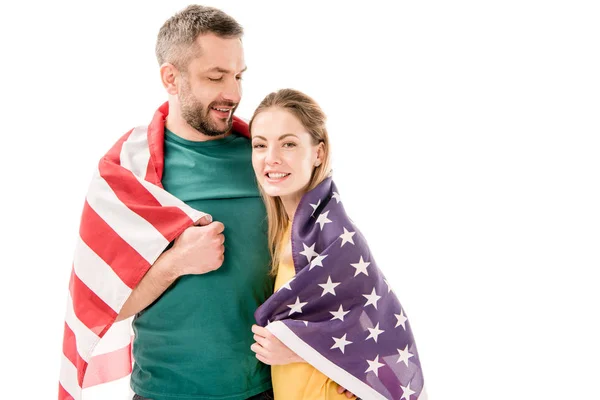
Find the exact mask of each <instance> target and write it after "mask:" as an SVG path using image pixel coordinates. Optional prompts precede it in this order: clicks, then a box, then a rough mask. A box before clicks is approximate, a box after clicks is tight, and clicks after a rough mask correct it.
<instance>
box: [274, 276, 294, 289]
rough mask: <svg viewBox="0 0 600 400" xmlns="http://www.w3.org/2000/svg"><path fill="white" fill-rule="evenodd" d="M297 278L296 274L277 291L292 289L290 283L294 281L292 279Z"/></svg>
mask: <svg viewBox="0 0 600 400" xmlns="http://www.w3.org/2000/svg"><path fill="white" fill-rule="evenodd" d="M294 279H296V277H295V276H294V277H293V278H292V279H290V280H289V281H287V282H286V283H285V284H284V285H282V286H281V287H280V288H279V289H278V290H277V291H278V292H279V291H280V290H281V289H288V290H292V288H291V287H290V283H292V281H293V280H294Z"/></svg>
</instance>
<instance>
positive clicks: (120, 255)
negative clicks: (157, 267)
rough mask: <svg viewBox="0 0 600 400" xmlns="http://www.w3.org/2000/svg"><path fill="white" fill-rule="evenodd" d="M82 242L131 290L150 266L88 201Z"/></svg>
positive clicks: (81, 227)
mask: <svg viewBox="0 0 600 400" xmlns="http://www.w3.org/2000/svg"><path fill="white" fill-rule="evenodd" d="M79 235H80V236H81V240H83V241H84V242H85V244H87V245H88V246H89V247H90V249H92V251H94V253H96V254H97V255H98V256H99V257H100V258H101V259H102V260H104V262H105V263H106V264H108V265H110V267H111V268H112V269H113V271H115V273H116V274H117V275H118V276H119V278H121V280H122V281H123V282H124V283H125V284H126V285H127V286H129V287H130V288H132V289H133V288H135V287H136V286H137V284H138V283H139V281H140V280H141V279H142V277H143V276H144V274H145V273H146V272H147V271H148V269H149V268H150V264H149V263H148V262H147V261H146V260H145V259H144V258H143V257H142V256H141V255H140V254H139V253H138V252H137V251H135V250H134V249H133V248H132V247H131V246H130V245H129V244H128V243H127V242H125V241H124V240H123V239H121V237H120V236H119V235H118V234H117V233H116V232H115V231H113V230H112V228H111V227H110V226H109V225H108V224H107V223H106V222H104V220H103V219H102V218H100V216H99V215H98V214H96V212H95V211H94V210H93V209H92V208H91V207H90V205H89V204H88V202H87V201H86V202H85V204H84V206H83V213H82V216H81V225H80V228H79Z"/></svg>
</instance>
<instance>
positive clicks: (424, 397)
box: [417, 386, 427, 400]
mask: <svg viewBox="0 0 600 400" xmlns="http://www.w3.org/2000/svg"><path fill="white" fill-rule="evenodd" d="M417 400H427V391H426V390H425V386H423V389H422V390H421V394H420V395H419V398H418V399H417Z"/></svg>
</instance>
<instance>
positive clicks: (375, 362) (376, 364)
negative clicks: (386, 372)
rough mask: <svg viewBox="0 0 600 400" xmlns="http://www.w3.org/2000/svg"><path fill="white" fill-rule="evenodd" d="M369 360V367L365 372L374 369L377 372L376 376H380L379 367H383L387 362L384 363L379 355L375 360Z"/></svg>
mask: <svg viewBox="0 0 600 400" xmlns="http://www.w3.org/2000/svg"><path fill="white" fill-rule="evenodd" d="M367 362H368V363H369V368H367V370H366V371H365V373H368V372H369V371H373V372H375V376H377V377H379V375H378V372H379V371H378V370H379V368H381V367H383V366H384V365H385V364H382V363H380V362H379V356H377V357H375V359H374V360H373V361H370V360H367Z"/></svg>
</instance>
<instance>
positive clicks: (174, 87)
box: [160, 63, 180, 96]
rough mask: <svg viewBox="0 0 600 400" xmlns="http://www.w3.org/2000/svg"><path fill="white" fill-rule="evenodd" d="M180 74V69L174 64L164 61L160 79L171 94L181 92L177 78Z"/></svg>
mask: <svg viewBox="0 0 600 400" xmlns="http://www.w3.org/2000/svg"><path fill="white" fill-rule="evenodd" d="M179 76H180V73H179V70H177V68H175V66H174V65H173V64H171V63H164V64H163V65H161V66H160V80H161V81H162V84H163V86H164V88H165V89H167V93H169V94H170V95H174V96H175V95H177V94H179V82H178V81H179V80H178V79H177V78H178V77H179Z"/></svg>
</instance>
